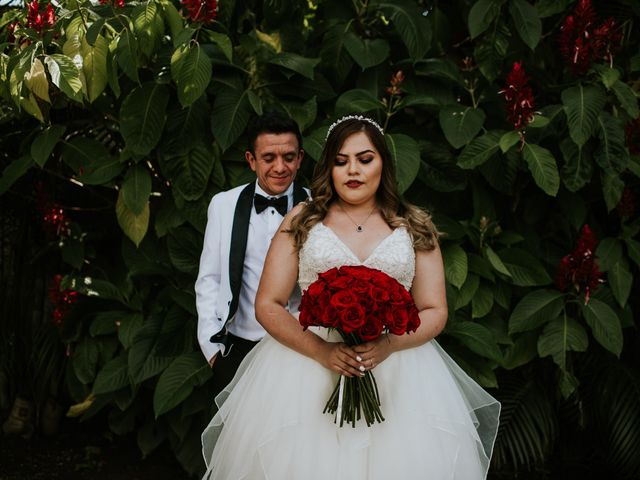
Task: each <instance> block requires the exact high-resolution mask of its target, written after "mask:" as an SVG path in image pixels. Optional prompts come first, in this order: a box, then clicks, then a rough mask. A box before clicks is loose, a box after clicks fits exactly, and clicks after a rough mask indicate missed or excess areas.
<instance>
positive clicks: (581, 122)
mask: <svg viewBox="0 0 640 480" xmlns="http://www.w3.org/2000/svg"><path fill="white" fill-rule="evenodd" d="M561 97H562V104H563V105H564V111H565V113H566V115H567V123H568V124H569V134H570V135H571V138H572V139H573V141H574V142H575V143H576V144H578V145H580V146H581V145H584V144H585V143H586V142H587V140H589V138H590V137H591V135H593V133H594V131H595V129H596V125H597V120H598V116H599V115H600V113H601V112H602V109H603V108H604V104H605V102H606V96H605V94H604V92H603V91H602V89H601V88H600V87H597V86H595V85H582V84H579V85H576V86H575V87H570V88H567V89H566V90H563V91H562V95H561Z"/></svg>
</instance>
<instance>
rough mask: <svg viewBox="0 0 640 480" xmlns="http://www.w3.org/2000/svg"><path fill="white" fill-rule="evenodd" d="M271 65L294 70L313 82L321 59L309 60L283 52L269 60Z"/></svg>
mask: <svg viewBox="0 0 640 480" xmlns="http://www.w3.org/2000/svg"><path fill="white" fill-rule="evenodd" d="M269 63H271V64H272V65H279V66H281V67H284V68H286V69H288V70H292V71H294V72H296V73H299V74H300V75H302V76H304V77H307V78H309V79H310V80H313V77H314V69H315V67H316V65H318V63H320V59H319V58H307V57H303V56H301V55H297V54H295V53H291V52H281V53H278V54H277V55H275V56H273V57H271V58H270V59H269Z"/></svg>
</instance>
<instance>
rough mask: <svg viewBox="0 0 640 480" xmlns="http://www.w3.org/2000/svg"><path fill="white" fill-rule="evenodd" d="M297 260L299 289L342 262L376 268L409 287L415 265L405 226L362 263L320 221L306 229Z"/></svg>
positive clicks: (391, 235)
mask: <svg viewBox="0 0 640 480" xmlns="http://www.w3.org/2000/svg"><path fill="white" fill-rule="evenodd" d="M299 260H300V263H299V267H298V268H299V272H298V283H299V284H300V289H301V290H302V291H305V290H306V289H307V288H308V287H309V285H311V283H313V282H314V281H315V280H316V279H317V278H318V274H319V273H322V272H325V271H327V270H329V269H330V268H333V267H341V266H343V265H364V266H365V267H370V268H375V269H378V270H380V271H382V272H384V273H386V274H387V275H389V276H391V277H393V278H395V279H396V280H397V281H398V282H400V283H401V284H402V285H403V286H404V287H405V288H406V289H407V290H409V289H410V288H411V283H412V282H413V276H414V274H415V268H416V265H415V263H416V257H415V251H414V250H413V242H412V240H411V236H410V235H409V232H407V230H406V229H405V228H404V227H399V228H396V229H395V230H394V231H393V232H392V233H391V234H389V236H387V237H386V238H385V239H384V240H382V241H381V242H380V243H379V244H378V245H377V246H376V247H375V248H374V249H373V251H372V252H371V254H370V255H369V256H368V257H367V258H366V260H365V261H364V262H362V261H360V259H359V258H358V257H357V256H356V254H355V253H353V252H352V251H351V250H350V249H349V247H347V245H345V243H344V242H343V241H342V240H340V237H338V235H336V234H335V233H334V231H333V230H331V229H330V228H329V227H327V226H326V225H324V224H323V223H322V222H319V223H317V224H316V225H314V226H313V227H312V228H311V230H309V236H308V237H307V241H306V242H305V244H304V245H303V247H302V248H301V249H300V253H299Z"/></svg>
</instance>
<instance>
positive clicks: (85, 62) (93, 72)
mask: <svg viewBox="0 0 640 480" xmlns="http://www.w3.org/2000/svg"><path fill="white" fill-rule="evenodd" d="M108 52H109V45H108V44H107V41H106V40H105V38H104V37H103V36H102V35H98V36H97V37H96V39H95V42H94V44H93V46H91V45H90V44H89V43H88V42H87V40H85V39H83V40H82V48H81V53H82V71H83V73H84V77H85V80H86V82H87V97H88V99H89V103H93V102H94V100H95V99H96V98H98V97H99V96H100V94H101V93H102V92H103V91H104V89H105V88H106V86H107V83H108V73H107V55H108Z"/></svg>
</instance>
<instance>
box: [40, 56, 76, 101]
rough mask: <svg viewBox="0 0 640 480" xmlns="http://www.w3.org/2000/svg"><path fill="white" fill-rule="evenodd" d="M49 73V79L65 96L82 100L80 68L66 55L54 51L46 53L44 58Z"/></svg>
mask: <svg viewBox="0 0 640 480" xmlns="http://www.w3.org/2000/svg"><path fill="white" fill-rule="evenodd" d="M44 63H46V64H47V68H48V69H49V75H51V81H52V82H53V84H54V85H55V86H56V87H58V88H59V89H60V90H61V91H62V92H63V93H64V94H65V95H66V96H67V97H69V98H71V99H72V100H75V101H77V102H80V101H82V81H81V80H80V70H78V67H77V66H76V64H75V63H73V60H71V59H70V58H69V57H67V56H66V55H62V54H60V53H54V54H52V55H47V56H46V57H45V59H44Z"/></svg>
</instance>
